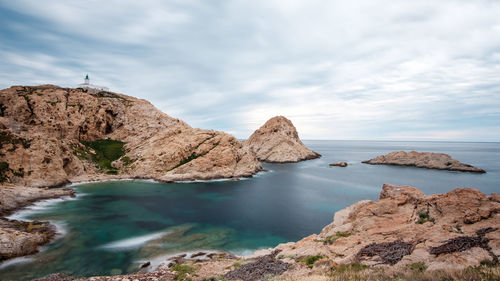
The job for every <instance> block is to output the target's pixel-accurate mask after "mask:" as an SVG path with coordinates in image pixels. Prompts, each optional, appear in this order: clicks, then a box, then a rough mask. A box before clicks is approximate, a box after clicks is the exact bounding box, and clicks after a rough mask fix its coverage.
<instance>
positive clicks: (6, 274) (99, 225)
mask: <svg viewBox="0 0 500 281" xmlns="http://www.w3.org/2000/svg"><path fill="white" fill-rule="evenodd" d="M305 143H306V145H307V146H309V147H310V148H312V149H313V150H315V151H317V152H319V153H321V154H322V155H323V157H322V158H320V159H316V160H310V161H305V162H301V163H296V164H265V165H264V168H266V169H269V170H270V172H268V173H260V174H259V175H257V176H256V177H254V178H251V179H245V180H240V181H215V182H202V183H175V184H158V183H148V182H137V181H136V182H133V181H121V182H107V183H93V184H85V185H80V186H77V187H75V189H76V190H77V192H78V197H77V198H76V199H73V200H56V203H54V202H52V203H50V204H48V203H43V204H38V205H37V206H35V207H33V208H31V210H26V211H24V212H21V213H18V214H17V215H16V218H23V219H37V220H50V221H52V222H54V223H56V224H57V225H58V227H59V229H60V231H61V232H62V233H64V235H61V236H60V237H59V238H58V239H57V240H55V241H54V242H53V243H51V244H50V245H48V246H46V247H44V248H43V250H42V252H41V253H39V254H36V255H34V256H31V257H29V258H23V259H16V260H13V261H12V262H8V263H6V264H4V265H2V266H1V267H0V279H2V280H9V279H12V280H28V279H31V278H35V277H40V276H44V275H46V274H50V273H54V272H63V273H67V274H71V275H78V276H90V275H108V274H120V273H129V272H134V271H137V269H138V266H139V265H140V264H141V263H142V262H144V261H153V264H155V263H156V262H158V261H160V260H164V258H165V257H166V256H168V255H173V254H176V253H180V252H192V251H198V250H224V251H230V252H233V253H236V254H249V253H252V252H253V251H254V250H256V249H261V248H268V247H273V246H276V245H277V244H279V243H282V242H288V241H296V240H298V239H300V238H301V237H304V236H306V235H309V234H312V233H318V232H320V231H321V229H322V227H323V226H325V225H327V224H328V223H330V222H331V221H332V217H333V214H334V212H335V211H338V210H340V209H342V208H345V207H347V206H349V205H351V204H352V203H354V202H356V201H358V200H362V199H371V200H376V199H377V198H378V195H379V193H380V190H381V187H382V184H383V183H392V184H400V185H412V186H415V187H418V188H419V189H421V190H422V191H423V192H424V193H426V194H433V193H443V192H447V191H449V190H451V189H453V188H456V187H475V188H478V189H479V190H481V191H483V192H485V193H487V194H490V193H491V192H500V143H449V142H373V141H306V142H305ZM394 150H417V151H429V152H444V153H449V154H450V155H452V157H454V158H456V159H458V160H460V161H462V162H464V163H468V164H472V165H474V166H477V167H480V168H483V169H485V170H486V171H487V173H486V174H472V173H461V172H449V171H437V170H427V169H418V168H410V167H395V166H372V165H366V164H361V161H362V160H367V159H370V158H373V157H375V156H378V155H380V154H386V153H389V152H391V151H394ZM336 161H346V162H348V164H349V166H348V167H346V168H341V167H329V166H328V164H329V163H331V162H336Z"/></svg>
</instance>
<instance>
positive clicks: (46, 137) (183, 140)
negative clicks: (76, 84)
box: [0, 85, 261, 186]
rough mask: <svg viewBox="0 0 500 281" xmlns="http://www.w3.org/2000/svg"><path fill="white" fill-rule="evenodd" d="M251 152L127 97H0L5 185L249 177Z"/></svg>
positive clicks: (0, 172) (77, 93) (21, 91)
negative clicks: (116, 179) (125, 179)
mask: <svg viewBox="0 0 500 281" xmlns="http://www.w3.org/2000/svg"><path fill="white" fill-rule="evenodd" d="M260 169H261V166H260V163H259V162H258V160H257V159H256V157H255V155H254V153H253V152H252V151H250V150H248V149H247V148H244V147H243V146H242V144H241V143H240V142H239V141H238V140H237V139H236V138H234V137H233V136H231V135H228V134H226V133H222V132H217V131H211V130H201V129H195V128H191V127H190V126H189V125H187V124H186V123H184V122H183V121H181V120H179V119H175V118H172V117H170V116H168V115H167V114H165V113H163V112H161V111H159V110H158V109H156V108H155V107H154V106H153V105H151V104H150V103H149V102H147V101H145V100H141V99H136V98H133V97H130V96H126V95H122V94H117V93H112V92H105V91H99V92H98V91H92V90H87V89H72V88H60V87H57V86H53V85H44V86H37V87H23V86H14V87H11V88H8V89H4V90H1V91H0V182H1V184H3V185H5V184H11V185H27V186H57V185H62V184H65V183H68V182H74V181H88V180H100V179H111V178H130V177H133V178H151V179H156V180H160V181H174V180H195V179H215V178H232V177H248V176H251V175H253V174H254V173H256V172H257V171H259V170H260Z"/></svg>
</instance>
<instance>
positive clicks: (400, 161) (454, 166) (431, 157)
mask: <svg viewBox="0 0 500 281" xmlns="http://www.w3.org/2000/svg"><path fill="white" fill-rule="evenodd" d="M362 163H365V164H371V165H396V166H411V167H417V168H427V169H437V170H448V171H461V172H474V173H486V171H484V170H483V169H480V168H476V167H474V166H471V165H468V164H464V163H462V162H460V161H458V160H456V159H453V158H451V156H450V155H448V154H444V153H433V152H416V151H410V152H406V151H394V152H391V153H389V154H387V155H381V156H377V157H375V158H373V159H370V160H367V161H363V162H362Z"/></svg>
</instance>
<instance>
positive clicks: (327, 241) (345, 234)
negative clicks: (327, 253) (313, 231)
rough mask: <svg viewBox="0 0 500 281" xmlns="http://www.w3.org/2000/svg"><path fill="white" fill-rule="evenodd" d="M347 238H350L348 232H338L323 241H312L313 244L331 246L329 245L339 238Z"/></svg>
mask: <svg viewBox="0 0 500 281" xmlns="http://www.w3.org/2000/svg"><path fill="white" fill-rule="evenodd" d="M349 236H351V234H350V233H348V232H342V231H338V232H336V233H335V234H334V235H330V236H328V237H326V238H325V239H323V240H314V241H315V242H323V244H325V245H331V244H333V242H335V241H336V240H337V239H339V238H340V237H349Z"/></svg>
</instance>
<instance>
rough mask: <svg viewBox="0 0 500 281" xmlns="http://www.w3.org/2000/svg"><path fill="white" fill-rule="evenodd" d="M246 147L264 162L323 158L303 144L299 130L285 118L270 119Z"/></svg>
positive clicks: (247, 142) (256, 132)
mask: <svg viewBox="0 0 500 281" xmlns="http://www.w3.org/2000/svg"><path fill="white" fill-rule="evenodd" d="M245 145H246V146H248V147H249V148H250V149H251V150H252V151H253V152H255V154H256V155H257V158H258V159H259V160H260V161H264V162H271V163H287V162H299V161H302V160H308V159H314V158H318V157H320V156H321V155H319V154H318V153H316V152H314V151H312V150H310V149H308V148H307V147H306V146H305V145H304V144H303V143H302V141H301V140H300V138H299V134H298V133H297V129H296V128H295V126H294V125H293V124H292V122H291V121H290V120H288V119H287V118H286V117H284V116H276V117H273V118H271V119H269V120H268V121H267V122H266V123H265V124H264V125H263V126H262V127H260V128H259V129H258V130H256V131H255V132H254V133H253V134H252V135H251V136H250V138H249V139H248V140H247V141H246V142H245Z"/></svg>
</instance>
